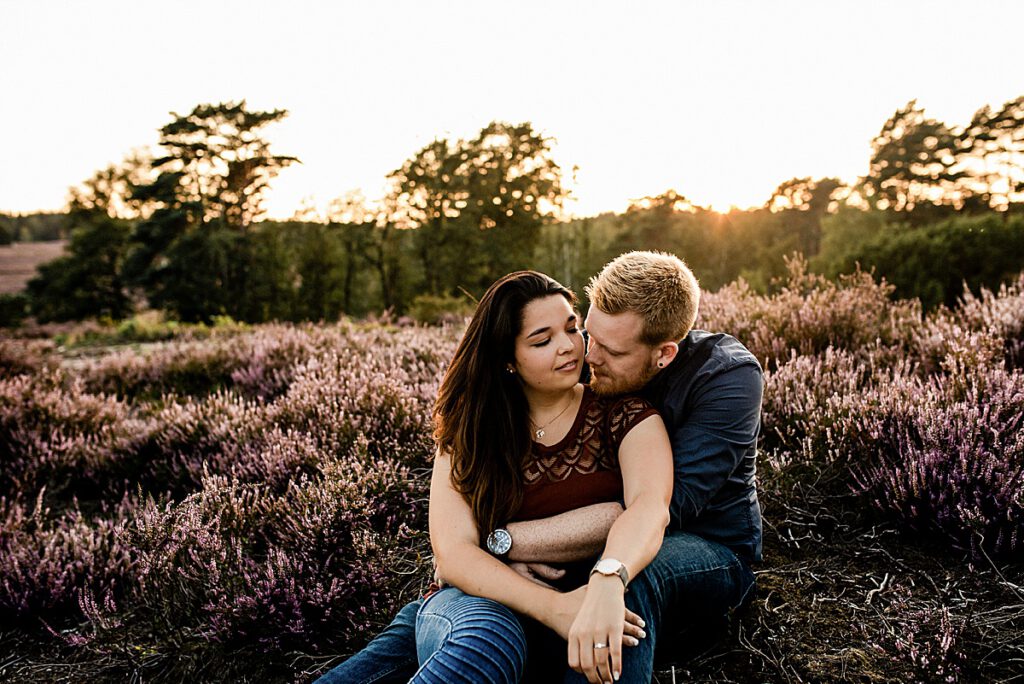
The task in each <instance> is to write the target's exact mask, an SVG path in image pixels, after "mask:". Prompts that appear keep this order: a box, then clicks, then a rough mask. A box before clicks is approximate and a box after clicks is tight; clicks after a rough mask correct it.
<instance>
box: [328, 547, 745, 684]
mask: <svg viewBox="0 0 1024 684" xmlns="http://www.w3.org/2000/svg"><path fill="white" fill-rule="evenodd" d="M753 585H754V576H753V573H752V572H751V571H750V568H749V566H748V565H747V564H746V563H745V562H743V561H742V560H740V559H739V558H737V557H736V555H735V554H734V553H733V552H732V551H730V550H729V549H728V548H726V547H725V546H722V545H721V544H717V543H715V542H710V541H707V540H706V539H703V538H701V537H699V536H697V535H694V534H690V533H687V532H675V533H670V534H667V535H666V536H665V540H664V542H663V543H662V546H661V549H660V550H659V551H658V555H657V556H656V557H655V559H654V560H653V561H652V562H651V563H650V565H648V566H647V568H645V569H644V571H643V572H641V573H640V574H639V575H638V576H637V577H636V578H635V579H634V580H633V581H632V582H631V583H630V585H629V591H627V592H626V606H627V607H628V608H629V609H630V610H632V611H633V612H635V613H637V614H639V615H640V616H641V617H642V618H643V619H644V621H645V622H646V627H645V631H646V632H647V638H646V639H641V640H640V645H639V646H634V647H624V648H623V671H622V676H621V678H620V680H619V682H620V684H625V683H630V682H644V684H647V682H649V681H650V679H651V672H652V670H653V667H654V651H655V646H656V645H657V644H659V637H661V636H662V635H665V638H663V639H661V644H660V646H659V647H658V655H659V657H660V658H662V659H666V658H667V659H672V658H673V657H674V656H675V655H677V651H676V649H679V648H680V647H681V646H685V644H680V643H679V642H678V640H676V639H672V638H669V637H671V636H673V635H675V634H677V633H679V632H680V631H681V630H682V631H683V634H684V635H685V634H686V633H687V632H698V633H699V632H707V631H708V630H710V629H713V628H719V627H720V625H721V624H722V623H723V622H724V620H723V618H724V617H725V616H726V615H728V614H730V613H731V612H732V611H733V610H734V609H736V608H738V607H740V606H742V605H743V604H745V603H746V602H747V601H749V599H750V596H751V595H752V589H753ZM552 637H554V639H556V640H557V637H555V636H554V633H553V632H551V631H550V630H547V629H546V628H544V627H543V626H541V625H539V624H537V623H536V622H534V621H532V620H529V619H527V618H523V617H521V616H517V615H515V614H514V613H512V611H510V610H509V609H508V608H506V607H505V606H503V605H501V604H499V603H497V602H495V601H491V600H489V599H482V598H478V597H472V596H467V595H465V594H463V593H462V592H460V591H458V590H457V589H454V588H448V589H444V590H442V591H440V592H438V593H437V594H435V595H434V596H432V597H431V598H430V599H428V600H427V601H426V602H425V603H424V602H422V601H414V602H412V603H410V604H408V605H407V606H405V607H404V608H403V609H402V610H401V611H400V612H399V614H398V616H397V617H396V618H395V620H394V621H393V622H392V623H391V625H390V626H388V628H387V629H386V630H385V631H384V632H382V633H381V634H380V635H379V636H378V637H377V638H375V639H374V640H373V641H371V642H370V643H369V644H367V646H366V648H364V649H363V650H362V651H360V652H359V653H357V654H356V655H354V656H353V657H352V658H350V659H349V660H347V661H346V662H344V663H342V664H341V665H339V666H338V667H336V668H335V669H333V670H331V671H330V672H328V673H327V674H326V675H324V677H322V678H321V679H320V680H318V681H319V682H321V683H323V684H328V683H334V682H349V683H352V684H384V683H385V682H387V683H388V684H391V683H394V682H407V681H410V680H411V681H414V682H430V683H433V682H445V683H446V684H448V683H456V682H473V683H474V684H476V683H481V684H487V683H490V682H494V683H496V684H505V683H506V682H511V683H514V682H518V681H519V678H520V677H521V676H522V674H523V673H524V672H527V677H526V678H525V679H523V681H529V682H534V681H540V680H541V678H542V675H543V679H547V680H550V681H558V682H562V681H564V682H573V683H576V682H585V681H586V678H585V677H583V676H582V675H580V674H578V673H576V672H573V671H572V670H568V669H567V664H566V663H567V654H566V650H565V642H563V641H561V640H557V641H552ZM684 638H687V637H685V636H684ZM528 643H529V653H528V650H527V644H528ZM527 661H529V662H528V663H527ZM417 668H418V669H417Z"/></svg>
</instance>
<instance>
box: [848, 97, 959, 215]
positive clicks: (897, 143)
mask: <svg viewBox="0 0 1024 684" xmlns="http://www.w3.org/2000/svg"><path fill="white" fill-rule="evenodd" d="M957 151H958V137H957V135H956V133H955V132H954V131H953V130H951V129H950V128H949V127H948V126H946V124H944V123H942V122H940V121H936V120H935V119H929V118H927V117H926V116H925V113H924V109H922V108H920V107H918V106H917V101H916V100H911V101H910V102H908V103H907V104H906V105H904V106H903V107H901V108H900V109H897V110H896V113H895V114H893V115H892V116H891V117H890V118H889V120H888V121H886V122H885V125H884V126H882V130H881V131H880V132H879V134H878V135H877V136H876V137H875V139H874V140H873V141H872V142H871V165H870V168H869V170H868V174H867V176H865V177H864V178H863V179H862V180H861V186H862V189H863V191H864V194H865V195H866V197H867V198H868V200H869V201H870V202H872V203H873V204H874V205H876V206H878V207H879V208H881V209H888V210H890V211H896V212H907V213H909V212H914V211H915V210H918V213H919V215H920V216H921V217H922V218H924V219H925V220H927V219H928V218H932V217H934V215H936V214H940V215H941V214H944V213H948V211H949V210H950V209H953V208H955V206H956V205H958V204H960V203H962V201H963V200H962V197H960V192H959V190H960V188H959V186H958V183H959V181H960V180H961V179H962V178H963V177H964V172H963V171H962V170H959V169H957V168H955V167H956V166H957ZM937 208H940V209H941V208H945V211H935V210H936V209H937ZM922 209H923V210H925V211H924V212H921V211H920V210H922Z"/></svg>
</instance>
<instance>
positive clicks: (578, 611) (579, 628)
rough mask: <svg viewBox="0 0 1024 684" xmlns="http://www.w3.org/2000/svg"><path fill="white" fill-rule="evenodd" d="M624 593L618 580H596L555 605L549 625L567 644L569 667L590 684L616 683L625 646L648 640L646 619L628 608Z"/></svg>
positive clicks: (560, 598)
mask: <svg viewBox="0 0 1024 684" xmlns="http://www.w3.org/2000/svg"><path fill="white" fill-rule="evenodd" d="M624 591H625V590H624V588H623V586H622V582H621V581H620V580H619V578H618V577H604V576H595V577H593V578H592V579H591V581H590V583H589V584H587V585H586V586H583V587H580V588H579V589H576V590H574V591H570V592H567V593H564V594H558V595H557V597H556V598H555V599H554V600H553V601H552V605H551V614H550V618H551V619H550V620H548V621H546V622H547V624H548V626H549V627H551V628H552V629H554V630H555V631H556V632H557V633H558V634H559V636H561V637H562V638H563V639H565V640H566V642H567V644H568V661H569V667H571V668H572V669H574V670H576V671H577V672H580V673H581V674H583V675H584V676H586V678H587V681H588V682H590V683H591V684H599V683H601V682H608V683H611V682H613V681H614V680H617V679H618V676H619V673H621V672H622V646H624V645H625V646H636V645H637V644H639V643H640V641H639V640H640V639H642V638H644V637H646V636H647V634H646V633H645V632H644V629H643V628H644V626H645V625H644V621H643V619H642V618H641V617H640V616H639V615H637V614H636V613H634V612H632V611H631V610H629V609H628V608H626V603H625V597H624Z"/></svg>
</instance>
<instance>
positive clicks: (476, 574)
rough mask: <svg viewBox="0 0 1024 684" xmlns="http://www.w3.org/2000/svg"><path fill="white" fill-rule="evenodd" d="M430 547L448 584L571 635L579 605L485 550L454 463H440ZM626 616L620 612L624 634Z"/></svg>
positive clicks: (441, 459)
mask: <svg viewBox="0 0 1024 684" xmlns="http://www.w3.org/2000/svg"><path fill="white" fill-rule="evenodd" d="M429 525H430V544H431V546H432V547H433V550H434V561H435V563H436V564H437V571H438V573H439V574H440V575H441V577H443V578H444V581H445V582H446V583H448V584H451V585H452V586H455V587H458V588H459V589H461V590H462V591H464V592H465V593H467V594H471V595H473V596H482V597H484V598H489V599H493V600H495V601H498V602H499V603H502V604H504V605H505V606H507V607H509V608H511V609H512V610H514V611H516V612H518V613H522V614H524V615H528V616H530V617H532V618H534V619H536V620H538V621H540V622H542V623H543V624H545V625H547V626H548V627H550V628H552V629H554V630H555V631H556V632H558V633H559V634H560V635H562V637H566V636H567V635H568V632H569V626H570V625H571V624H572V621H573V619H574V618H575V617H576V609H577V608H578V605H579V604H578V603H577V602H575V601H572V600H569V599H567V598H566V595H565V594H561V593H559V592H557V591H555V590H553V589H549V588H546V587H543V586H540V585H539V584H537V583H535V582H531V581H530V580H528V579H526V578H525V577H523V576H521V575H520V574H518V573H517V572H516V571H515V570H512V569H511V568H509V567H508V566H507V565H505V564H504V563H502V562H501V561H499V560H498V559H497V558H494V557H493V556H492V555H491V554H489V553H487V552H486V551H484V550H483V549H482V548H480V546H479V542H478V536H477V529H476V522H475V519H474V517H473V511H472V509H471V508H470V507H469V504H468V503H467V502H466V500H465V498H463V496H462V494H460V493H459V492H458V491H456V489H455V488H454V487H453V486H452V483H451V460H450V459H449V457H448V456H447V455H446V454H438V455H437V456H436V458H435V459H434V471H433V475H432V477H431V480H430V512H429ZM623 615H624V613H622V612H620V613H619V623H620V624H619V630H620V643H621V630H622V627H623V625H622V624H621V623H622V621H623Z"/></svg>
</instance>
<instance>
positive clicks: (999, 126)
mask: <svg viewBox="0 0 1024 684" xmlns="http://www.w3.org/2000/svg"><path fill="white" fill-rule="evenodd" d="M960 148H961V151H962V156H961V159H962V166H963V167H964V169H965V171H966V173H967V175H968V185H969V186H970V187H971V190H972V192H973V194H974V195H975V196H976V197H977V198H978V202H977V204H978V205H979V208H983V209H987V208H989V207H991V208H994V209H997V210H1001V211H1009V210H1010V208H1011V206H1012V205H1013V204H1015V203H1020V202H1024V96H1021V97H1018V98H1017V99H1015V100H1011V101H1009V102H1007V103H1006V104H1004V105H1003V106H1002V108H1000V109H999V110H997V111H993V110H992V109H991V108H990V107H988V106H985V107H982V108H981V109H979V110H978V111H977V112H975V114H974V116H973V117H972V118H971V123H970V124H969V125H968V126H967V127H966V128H965V129H964V130H963V132H962V133H961V134H960Z"/></svg>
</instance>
